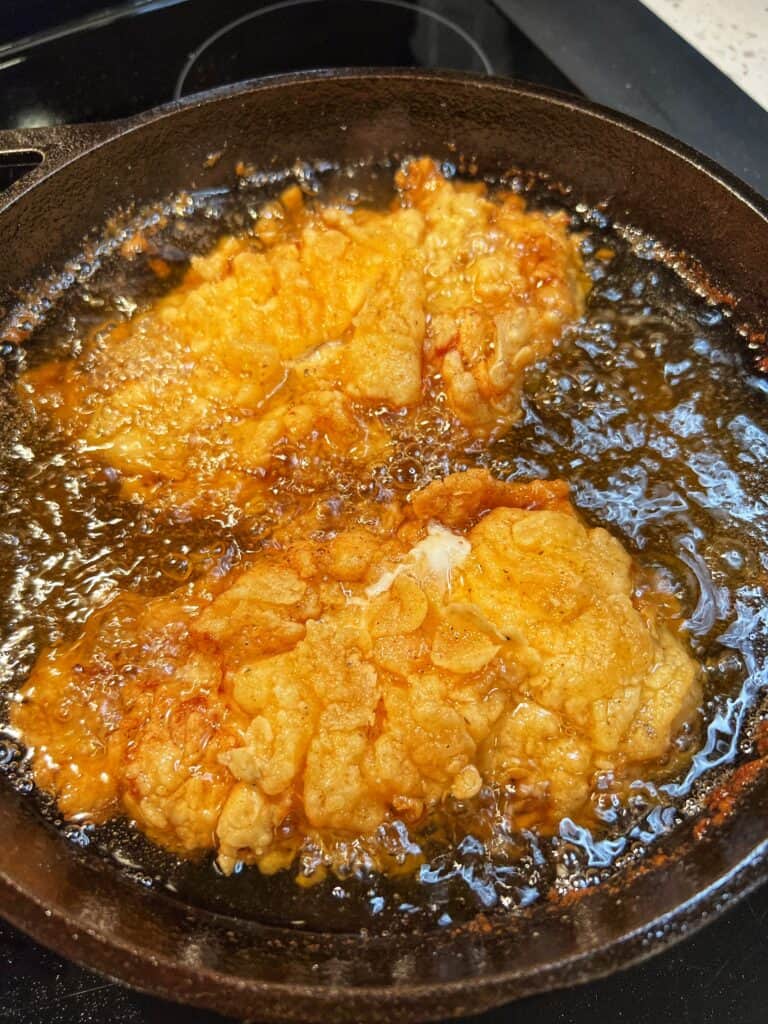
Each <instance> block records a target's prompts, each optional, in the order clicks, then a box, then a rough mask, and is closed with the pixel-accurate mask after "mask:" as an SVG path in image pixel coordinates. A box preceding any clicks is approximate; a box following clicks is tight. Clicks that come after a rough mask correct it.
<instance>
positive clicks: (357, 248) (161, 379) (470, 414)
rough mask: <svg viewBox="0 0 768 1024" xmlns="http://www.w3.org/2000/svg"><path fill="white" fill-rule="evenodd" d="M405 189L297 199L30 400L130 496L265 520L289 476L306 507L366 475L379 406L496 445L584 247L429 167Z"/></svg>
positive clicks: (421, 166) (510, 201)
mask: <svg viewBox="0 0 768 1024" xmlns="http://www.w3.org/2000/svg"><path fill="white" fill-rule="evenodd" d="M397 186H398V190H399V197H398V199H397V200H396V201H395V202H394V203H393V206H392V208H391V209H390V210H389V211H384V212H375V211H371V210H367V209H362V208H358V209H355V210H353V211H351V212H350V211H348V210H345V209H342V208H340V207H334V206H322V205H314V206H310V205H307V204H305V202H304V200H303V196H302V193H301V192H300V190H299V189H298V187H296V186H293V187H292V188H289V189H287V190H286V191H285V192H284V193H283V195H282V197H281V199H280V201H276V202H272V203H269V204H267V205H266V206H265V207H264V208H263V209H262V210H261V212H260V216H259V218H258V220H257V222H256V225H255V228H254V232H253V234H252V235H244V236H242V237H237V238H234V237H228V238H225V239H223V240H222V241H221V242H220V243H219V245H218V246H217V247H216V248H215V249H214V250H213V252H212V253H210V254H209V255H208V256H204V257H196V258H194V259H193V260H192V266H191V268H190V270H189V271H188V273H187V275H186V277H185V279H184V281H183V283H182V284H181V285H180V286H179V287H178V288H176V289H174V290H173V291H171V292H170V293H169V294H168V295H166V296H165V297H164V298H162V299H161V300H159V301H157V302H155V303H154V304H153V305H151V306H150V307H149V308H148V309H146V310H145V311H144V312H142V313H140V314H138V315H137V316H135V318H134V319H132V320H130V321H128V322H126V323H122V324H120V325H119V326H117V327H111V328H107V329H105V330H103V331H102V332H99V333H96V334H95V335H94V336H93V337H92V338H91V339H90V340H89V341H88V342H87V344H86V346H85V350H84V352H83V354H82V355H81V356H80V357H79V358H77V359H74V360H67V361H63V362H55V363H48V364H46V365H44V366H42V367H40V368H39V369H36V370H34V371H32V372H30V373H28V374H26V375H25V377H24V378H23V379H22V384H21V387H22V390H23V392H24V393H25V394H26V395H27V396H28V397H29V398H30V400H31V401H32V402H33V403H34V404H35V405H36V406H37V407H38V408H39V409H41V410H44V411H46V412H47V413H48V414H50V415H51V416H52V417H53V418H54V419H55V420H56V421H57V422H58V423H59V424H60V425H61V427H62V428H63V429H64V431H65V432H66V433H67V434H68V435H69V436H71V437H72V438H73V439H74V440H76V441H77V442H78V443H79V445H80V447H81V448H82V449H83V450H84V451H85V452H87V453H88V454H89V456H90V457H91V458H92V459H94V460H95V461H96V462H97V463H100V464H104V465H107V466H110V467H112V468H113V469H115V470H117V471H118V472H119V474H120V477H121V484H122V489H123V493H124V494H125V495H126V496H132V495H137V494H138V495H141V496H142V497H143V498H144V499H145V500H147V501H148V502H149V503H150V504H152V505H153V506H157V507H162V508H169V507H170V508H176V509H182V510H185V511H188V512H192V513H193V514H202V515H206V514H218V513H222V512H228V513H233V512H234V513H235V514H237V515H239V514H242V513H243V512H246V513H257V512H259V511H260V509H261V508H262V506H263V504H264V502H265V497H266V495H267V494H268V489H269V487H270V486H271V485H272V484H273V483H274V481H275V478H276V477H281V476H282V474H283V473H284V471H285V467H286V466H288V467H289V468H290V472H291V473H292V474H293V476H294V477H295V479H296V480H297V481H298V482H299V483H301V485H302V486H305V487H309V488H312V487H317V486H319V485H320V484H321V483H322V482H323V481H325V480H327V479H328V477H329V475H333V473H334V472H335V471H337V470H339V469H344V468H347V469H349V470H350V472H352V473H353V474H354V473H357V474H359V475H363V476H364V475H365V472H366V470H368V469H370V467H371V465H372V464H374V463H376V462H380V461H381V460H382V459H383V458H385V457H386V455H387V453H388V452H389V451H390V450H391V446H392V438H391V437H390V436H389V434H388V432H387V430H386V429H385V427H384V425H383V423H382V420H381V417H380V416H379V415H378V412H379V410H380V409H381V408H382V407H385V408H388V409H393V410H411V412H412V415H413V417H414V420H416V419H417V418H418V417H419V416H421V415H422V414H423V413H425V412H428V411H430V410H434V407H435V404H436V402H438V400H439V401H440V402H441V403H442V405H441V408H442V409H443V414H444V415H445V416H447V417H448V418H449V420H450V422H451V424H452V427H453V429H454V433H455V435H456V437H457V438H459V439H460V438H461V436H465V437H466V438H468V439H469V438H473V437H480V438H490V437H493V436H496V435H498V434H500V433H502V432H503V431H504V430H505V429H506V428H507V427H508V426H509V425H510V423H511V422H512V421H513V420H514V419H516V418H517V416H518V415H519V405H520V392H521V389H522V383H523V374H524V371H525V369H526V368H527V367H528V366H529V365H530V364H531V363H533V362H534V361H535V360H537V359H539V358H541V357H543V356H546V355H547V354H548V352H549V351H550V349H551V346H552V344H553V342H554V341H555V339H556V338H557V337H558V336H559V335H560V334H561V332H562V330H563V328H564V327H565V326H566V325H567V324H568V323H569V322H571V321H573V320H574V319H576V318H578V317H579V316H580V315H581V312H582V310H583V300H584V295H585V293H586V287H587V284H586V278H585V275H584V273H583V269H582V265H581V259H580V256H579V252H578V246H577V240H576V239H575V238H574V237H573V236H572V235H571V234H569V232H568V229H567V221H566V217H565V215H564V214H560V213H555V214H547V213H541V212H535V211H526V210H525V206H524V203H523V200H522V199H521V198H520V197H518V196H515V195H512V194H509V193H499V194H497V195H494V196H493V197H491V196H489V195H488V194H487V190H486V188H485V186H484V185H482V184H467V183H460V182H457V181H447V180H446V179H445V178H444V177H443V176H442V175H441V174H440V172H439V170H438V168H437V165H436V164H435V163H434V162H433V161H431V160H428V159H420V160H414V161H411V162H410V163H409V164H407V165H406V166H405V167H404V168H403V169H402V170H401V171H400V172H399V173H398V175H397ZM441 396H442V397H441Z"/></svg>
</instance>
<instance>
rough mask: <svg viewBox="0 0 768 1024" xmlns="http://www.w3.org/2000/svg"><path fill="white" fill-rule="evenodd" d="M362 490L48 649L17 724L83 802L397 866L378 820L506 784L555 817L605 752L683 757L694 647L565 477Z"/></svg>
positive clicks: (409, 815)
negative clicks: (234, 562) (388, 494)
mask: <svg viewBox="0 0 768 1024" xmlns="http://www.w3.org/2000/svg"><path fill="white" fill-rule="evenodd" d="M356 515H357V518H358V520H359V521H363V520H364V521H365V523H366V525H365V526H361V525H356V524H355V521H354V519H352V520H350V519H343V518H341V519H339V520H338V521H337V522H332V521H327V520H326V521H325V522H324V523H322V524H320V523H319V522H318V521H317V520H315V521H312V520H311V519H310V518H307V519H305V520H304V521H297V522H294V523H293V524H290V525H286V526H285V527H284V528H282V530H280V531H278V532H277V533H276V535H275V536H274V537H273V538H272V540H271V542H270V543H269V544H268V545H266V546H265V547H264V549H263V550H262V551H260V552H259V553H257V554H254V555H251V556H248V557H247V558H246V559H245V560H244V561H243V562H242V564H240V565H239V566H237V567H236V568H234V569H232V570H231V571H229V572H224V573H222V572H213V573H211V574H209V576H208V577H206V578H205V579H202V580H200V581H198V582H196V583H194V584H191V585H188V586H185V587H182V588H180V589H179V590H177V591H175V592H174V593H172V594H170V595H168V596H166V597H160V598H155V599H146V598H142V597H139V596H137V595H135V594H127V593H125V594H121V595H119V596H118V597H116V598H115V599H114V600H113V601H112V602H111V603H110V604H109V605H107V607H106V608H103V609H101V610H100V611H97V612H95V613H94V614H93V615H92V616H91V617H90V619H89V620H88V622H87V623H86V624H85V628H84V631H83V634H82V636H81V637H80V638H79V639H78V640H76V641H75V642H74V643H71V644H67V645H63V646H61V647H58V648H55V649H53V650H51V651H49V652H47V653H46V654H45V655H44V656H43V657H42V658H41V659H40V660H39V661H38V663H37V665H36V666H35V668H34V670H33V672H32V675H31V677H30V679H29V681H28V682H27V684H26V685H25V687H24V689H23V691H22V695H23V701H22V702H21V703H19V704H17V705H16V706H15V709H14V716H13V724H14V725H15V726H16V727H17V728H18V729H19V730H20V731H21V734H22V736H23V738H24V740H25V741H26V743H27V744H28V745H29V747H30V749H31V750H32V757H33V765H34V771H35V777H36V780H37V782H38V784H39V785H40V786H41V787H42V788H43V789H46V790H48V791H49V792H51V793H53V794H55V796H56V798H57V800H58V803H59V807H60V810H61V813H62V814H63V815H64V816H65V817H67V818H78V819H83V818H85V819H87V820H95V821H103V820H106V819H108V818H110V817H112V816H114V815H116V814H119V813H126V814H128V815H129V816H130V817H133V818H135V819H136V821H137V823H138V825H139V827H140V828H141V829H142V830H143V831H145V832H146V833H147V834H148V835H149V836H150V837H151V838H152V839H154V840H156V841H157V842H159V843H160V844H162V845H163V846H166V847H168V848H170V849H172V850H175V851H178V852H180V853H182V854H187V855H188V854H192V853H194V852H197V851H201V850H205V849H210V848H216V849H217V851H218V859H219V863H220V865H221V866H222V868H223V869H224V870H227V871H228V870H231V868H232V867H233V865H234V863H235V862H236V861H237V860H246V861H250V862H256V863H257V864H258V865H259V866H260V868H261V869H262V870H264V871H273V870H276V869H278V868H280V867H284V866H286V865H287V864H288V863H290V862H291V860H292V859H293V857H294V856H295V853H296V851H297V849H298V848H299V847H300V846H301V845H302V843H304V842H305V841H306V840H312V841H314V842H315V843H318V844H319V845H320V846H321V847H323V848H325V849H327V850H329V851H331V856H332V858H333V857H336V858H337V860H338V858H341V857H342V854H341V853H339V852H338V851H339V849H342V847H340V846H339V845H338V840H339V839H343V840H346V841H347V847H346V848H347V849H348V848H349V842H350V841H353V840H355V839H358V838H361V839H362V840H363V841H365V842H366V843H367V844H368V849H369V850H370V851H372V857H373V864H374V866H379V867H381V866H384V865H385V863H386V857H385V855H384V853H383V850H380V852H381V857H380V858H379V859H378V860H377V853H376V851H377V845H376V842H377V841H376V833H377V829H378V828H379V826H381V825H382V824H383V823H385V822H387V821H388V820H391V819H395V818H399V819H402V820H405V821H406V822H408V823H410V824H415V825H418V823H419V822H421V821H422V820H424V819H425V817H426V816H427V815H428V814H429V813H430V811H432V810H434V809H435V808H437V807H439V806H440V805H441V803H442V802H443V801H444V800H445V799H446V797H448V796H449V795H451V796H453V797H455V798H457V799H461V800H470V799H472V798H473V797H474V796H476V795H477V794H478V792H479V790H480V789H481V787H483V786H484V785H487V784H496V785H501V786H504V785H508V786H511V787H513V788H512V789H511V793H512V796H511V802H510V813H511V814H512V819H513V822H514V821H515V820H516V817H515V816H517V821H518V823H521V822H526V823H527V822H528V820H529V818H528V817H527V815H529V814H530V812H531V809H532V808H533V809H534V810H535V814H534V817H535V820H536V822H537V823H538V824H539V825H540V826H541V827H544V828H547V827H553V826H554V825H555V824H556V822H557V821H559V820H560V819H561V818H562V817H563V816H564V815H572V816H574V817H575V818H576V819H579V818H580V817H583V816H584V814H585V813H586V808H587V806H588V798H589V794H590V790H591V788H592V785H593V782H594V777H595V774H596V773H598V772H600V773H609V774H612V775H613V776H614V777H615V779H616V782H617V784H620V783H621V781H622V780H631V779H632V778H635V777H636V776H637V774H638V773H643V774H645V775H646V776H647V774H648V773H651V774H657V775H658V774H663V773H664V771H665V770H666V768H667V767H668V764H669V762H670V759H674V745H673V740H674V738H675V735H676V732H677V731H678V729H679V728H680V727H681V726H682V725H683V724H684V723H686V722H687V721H689V720H690V719H691V718H692V716H693V715H694V713H695V708H696V705H697V702H698V699H699V683H698V674H697V669H696V666H695V664H694V662H693V661H692V660H691V658H690V657H689V655H688V654H687V653H686V651H685V649H684V646H683V644H682V643H681V641H680V640H679V639H678V637H677V636H676V634H675V633H674V632H673V631H672V630H671V629H670V628H669V626H667V625H665V624H664V622H663V621H662V620H661V617H660V613H659V610H658V607H659V606H658V604H657V603H655V602H653V601H649V602H646V603H643V604H639V603H638V600H637V597H636V589H637V580H636V578H635V572H634V569H633V565H632V562H631V559H630V558H629V556H628V555H627V554H626V552H625V551H624V550H623V549H622V547H621V545H620V544H619V542H618V541H616V540H615V539H614V538H613V537H611V536H610V535H609V534H608V533H607V532H606V531H604V530H602V529H588V528H587V527H586V526H585V525H584V524H583V523H582V522H581V521H580V520H579V518H578V517H577V516H576V515H575V514H574V512H573V509H572V508H571V506H570V503H569V502H568V500H567V496H566V492H565V489H564V486H563V485H562V484H560V483H558V482H555V483H546V482H542V481H536V482H533V483H531V484H503V483H499V482H498V481H495V480H493V479H492V478H491V477H490V476H489V475H488V474H487V473H485V472H484V471H480V470H477V471H470V472H467V473H463V474H455V475H454V476H451V477H448V478H447V479H446V480H444V481H441V482H439V483H435V484H432V485H430V486H429V487H428V488H426V489H425V490H423V491H421V492H420V493H417V494H416V495H414V497H413V500H412V502H410V503H408V504H405V505H398V504H396V503H392V504H389V505H383V506H378V508H377V507H376V506H371V507H369V508H367V509H365V515H364V516H361V515H360V514H359V513H357V514H356ZM334 844H336V845H334ZM334 850H335V851H336V853H333V851H334Z"/></svg>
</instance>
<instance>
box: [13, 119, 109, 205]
mask: <svg viewBox="0 0 768 1024" xmlns="http://www.w3.org/2000/svg"><path fill="white" fill-rule="evenodd" d="M119 130H120V129H119V126H118V123H117V122H114V121H111V122H100V123H93V124H72V125H70V124H53V125H46V126H43V127H39V128H9V129H7V130H5V131H0V192H2V190H3V189H9V188H13V186H14V185H15V183H16V182H20V183H21V179H23V187H24V188H26V187H27V186H28V185H30V184H33V183H34V181H36V180H38V179H39V178H42V177H45V175H47V174H49V173H50V172H51V171H52V170H55V169H56V168H57V167H59V166H60V165H61V164H64V163H66V162H67V161H68V160H71V159H72V158H73V157H75V156H78V155H79V154H80V153H83V152H85V151H86V150H88V149H92V148H93V147H94V146H97V145H98V144H99V143H101V142H104V141H105V140H106V139H108V138H110V137H111V136H113V135H115V133H116V132H118V131H119ZM13 191H16V189H15V188H13ZM5 198H6V196H5V195H3V199H5Z"/></svg>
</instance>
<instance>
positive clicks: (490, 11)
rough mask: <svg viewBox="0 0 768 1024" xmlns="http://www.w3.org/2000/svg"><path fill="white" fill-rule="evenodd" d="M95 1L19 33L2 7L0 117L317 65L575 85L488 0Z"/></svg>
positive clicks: (103, 110)
mask: <svg viewBox="0 0 768 1024" xmlns="http://www.w3.org/2000/svg"><path fill="white" fill-rule="evenodd" d="M0 7H2V5H0ZM65 7H66V10H69V11H71V10H72V7H71V5H69V6H66V5H65ZM103 7H104V5H103V4H99V3H98V2H97V0H90V2H89V0H82V3H80V4H79V5H77V9H78V11H79V12H80V16H79V18H76V19H75V20H72V21H66V22H63V23H57V22H56V17H57V11H58V12H59V14H58V16H59V17H61V12H62V10H63V8H61V7H60V6H59V5H58V4H57V5H49V9H50V14H49V16H48V17H49V21H48V22H47V23H42V22H41V18H42V15H40V13H39V12H38V15H39V16H38V18H37V20H36V22H35V25H36V27H37V28H38V29H39V30H38V31H37V32H36V34H34V35H30V36H28V37H26V38H25V39H16V40H14V39H13V36H12V33H13V31H14V27H15V26H16V24H17V22H16V20H15V18H12V17H9V16H8V15H7V14H4V13H3V11H2V9H0V127H8V128H11V127H14V128H24V127H33V126H35V125H41V124H57V123H63V122H68V121H69V122H71V121H96V120H108V119H110V118H114V117H124V116H126V115H129V114H132V113H136V112H138V111H140V110H144V109H146V108H148V107H152V106H155V105H157V104H159V103H165V102H167V101H168V100H170V99H172V98H173V97H174V96H182V95H188V94H190V93H192V92H197V91H199V90H201V89H208V88H211V87H213V86H217V85H223V84H227V83H230V82H236V81H239V80H241V79H244V78H255V77H258V76H259V75H265V74H274V73H277V72H281V71H292V70H302V69H306V68H317V67H342V66H351V65H354V66H361V65H367V66H387V65H388V66H395V67H397V66H400V67H403V66H406V67H408V66H411V67H412V66H416V67H441V68H455V69H463V70H467V71H474V72H479V73H486V74H488V73H493V74H498V75H511V76H514V77H517V78H521V79H525V80H527V81H531V82H536V83H539V84H541V85H548V86H551V87H554V88H559V89H566V90H567V89H570V90H571V91H574V90H573V86H572V85H571V83H570V82H569V81H568V79H567V78H566V77H565V76H564V75H562V74H561V73H560V71H559V70H558V69H557V67H555V65H554V64H552V63H551V62H550V61H549V60H548V59H547V58H546V57H545V56H544V55H543V54H542V53H541V51H540V50H538V49H537V48H536V47H535V46H534V45H533V44H532V43H531V41H530V40H529V39H528V37H527V36H525V35H524V34H523V33H522V32H521V31H520V30H519V29H518V28H517V27H516V26H515V24H514V23H513V22H512V21H511V20H510V19H509V18H507V17H506V16H504V15H503V14H502V13H501V12H500V11H499V10H498V9H497V8H496V7H494V6H493V4H491V3H490V2H489V0H280V2H267V0H261V2H254V0H217V2H216V3H215V4H212V3H210V0H149V2H140V3H133V4H129V5H126V6H123V7H110V8H109V9H107V10H104V9H103ZM97 8H99V9H97ZM84 11H85V12H86V13H83V12H84ZM3 39H5V40H7V41H6V42H3Z"/></svg>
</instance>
